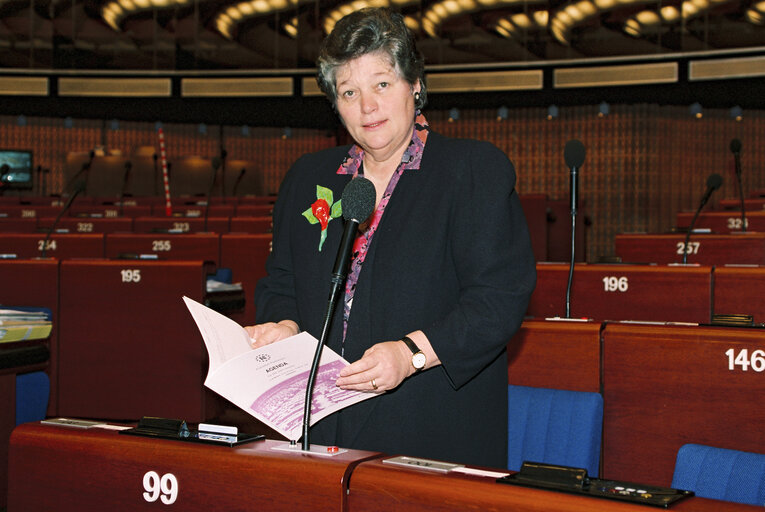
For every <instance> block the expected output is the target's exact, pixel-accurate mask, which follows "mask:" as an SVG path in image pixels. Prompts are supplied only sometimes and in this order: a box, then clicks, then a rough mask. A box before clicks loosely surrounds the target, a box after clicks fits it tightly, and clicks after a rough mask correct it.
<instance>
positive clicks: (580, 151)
mask: <svg viewBox="0 0 765 512" xmlns="http://www.w3.org/2000/svg"><path fill="white" fill-rule="evenodd" d="M584 156H585V149H584V144H582V143H581V142H580V141H578V140H576V139H572V140H570V141H568V142H566V146H565V147H564V148H563V160H565V162H566V166H568V168H569V170H570V171H571V185H570V189H571V262H570V264H569V269H568V284H567V285H566V318H571V283H572V281H573V280H574V259H575V255H576V211H577V209H578V207H579V181H578V178H579V168H580V167H581V166H582V164H583V163H584Z"/></svg>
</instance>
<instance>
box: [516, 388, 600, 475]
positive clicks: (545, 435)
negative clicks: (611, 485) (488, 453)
mask: <svg viewBox="0 0 765 512" xmlns="http://www.w3.org/2000/svg"><path fill="white" fill-rule="evenodd" d="M507 399H508V444H507V468H508V469H510V470H511V471H518V470H519V469H520V468H521V465H522V464H523V462H524V461H530V462H544V463H547V464H556V465H559V466H571V467H577V468H585V469H587V474H588V475H590V476H593V477H597V476H598V467H599V462H600V441H601V437H602V432H603V397H602V396H601V395H600V394H599V393H592V392H585V391H567V390H561V389H547V388H532V387H527V386H514V385H510V386H508V391H507Z"/></svg>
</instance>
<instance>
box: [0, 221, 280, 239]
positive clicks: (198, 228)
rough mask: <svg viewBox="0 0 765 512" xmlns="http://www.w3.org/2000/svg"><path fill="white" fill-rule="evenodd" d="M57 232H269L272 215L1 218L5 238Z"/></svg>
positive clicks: (0, 223)
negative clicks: (57, 218)
mask: <svg viewBox="0 0 765 512" xmlns="http://www.w3.org/2000/svg"><path fill="white" fill-rule="evenodd" d="M54 228H55V231H56V234H62V233H71V234H87V233H163V232H164V233H198V232H213V233H270V232H271V231H272V229H273V220H272V219H271V217H270V216H259V217H253V216H226V217H208V218H207V219H205V218H204V216H202V217H199V216H190V217H165V216H154V217H127V216H125V217H62V218H61V219H59V220H58V222H56V218H55V217H29V218H21V217H15V218H8V217H6V218H0V233H2V234H3V235H2V236H3V237H8V236H12V235H15V234H34V233H37V234H38V236H45V234H47V233H48V232H49V231H50V230H51V229H54Z"/></svg>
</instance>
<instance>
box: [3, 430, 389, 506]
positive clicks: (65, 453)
mask: <svg viewBox="0 0 765 512" xmlns="http://www.w3.org/2000/svg"><path fill="white" fill-rule="evenodd" d="M279 444H282V443H281V442H277V441H271V440H266V441H255V442H252V443H248V444H244V445H241V446H237V447H234V448H229V447H220V446H211V445H207V444H204V445H203V444H192V443H186V442H181V441H169V440H159V439H149V438H144V437H136V436H129V435H120V434H118V433H117V432H115V431H111V430H104V429H100V428H92V429H88V430H79V429H72V428H66V427H55V426H48V425H41V424H36V423H29V424H26V425H21V426H19V427H18V428H16V430H15V431H14V432H13V435H12V437H11V446H10V460H9V474H10V475H9V496H8V498H9V499H8V512H37V511H39V512H50V511H51V510H56V511H59V512H68V511H71V512H81V511H84V510H109V511H115V512H119V511H125V512H140V511H144V510H145V511H156V510H164V509H167V510H183V511H185V512H195V511H199V512H209V511H211V510H220V511H226V512H234V511H242V512H243V511H250V510H269V511H271V510H273V511H289V512H293V511H302V510H304V511H333V512H338V511H341V510H346V507H345V500H346V499H347V497H346V490H347V486H348V482H349V479H350V475H351V472H352V470H353V467H354V466H355V465H356V464H358V463H359V462H360V461H363V460H365V459H368V458H371V457H377V456H378V454H377V453H374V452H365V451H359V450H349V451H348V452H346V453H342V454H340V455H337V456H335V457H322V456H318V455H302V454H299V453H288V452H283V451H276V450H273V449H272V448H273V447H274V446H276V445H279ZM150 472H154V475H155V476H156V479H157V480H160V479H164V480H163V481H164V482H165V485H166V487H165V489H166V490H168V489H170V490H172V489H174V490H176V491H177V492H176V493H175V494H174V495H175V501H174V502H173V503H171V504H164V503H163V496H164V500H165V501H167V500H168V499H170V498H171V496H173V494H172V493H171V492H164V493H163V492H159V493H157V494H156V499H155V500H154V501H147V497H148V499H151V498H152V494H151V493H146V491H145V488H144V485H145V483H146V484H149V483H153V482H152V481H150V480H148V478H149V477H147V475H148V474H149V473H150ZM155 481H156V480H155ZM150 489H151V487H150ZM145 493H146V494H145ZM145 496H146V497H145Z"/></svg>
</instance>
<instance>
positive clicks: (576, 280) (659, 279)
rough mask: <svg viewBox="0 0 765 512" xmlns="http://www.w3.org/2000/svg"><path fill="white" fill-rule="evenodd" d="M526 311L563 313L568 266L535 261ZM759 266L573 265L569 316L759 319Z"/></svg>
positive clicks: (764, 317)
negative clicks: (743, 316) (533, 283)
mask: <svg viewBox="0 0 765 512" xmlns="http://www.w3.org/2000/svg"><path fill="white" fill-rule="evenodd" d="M536 268H537V285H536V288H535V290H534V293H533V294H532V296H531V302H530V303H529V307H528V310H527V313H526V314H527V315H528V316H532V317H536V318H548V317H564V316H565V313H566V287H567V283H568V273H569V265H567V264H561V263H538V264H537V267H536ZM763 289H765V266H737V265H730V266H716V267H713V266H710V265H697V264H690V265H630V264H584V263H581V264H577V265H575V267H574V274H573V279H572V285H571V295H570V316H571V317H573V318H593V319H596V320H643V321H660V322H695V323H709V322H710V321H711V320H712V315H714V314H749V315H752V316H753V317H754V321H755V322H758V323H759V322H765V302H763V301H762V300H761V295H762V290H763Z"/></svg>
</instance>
